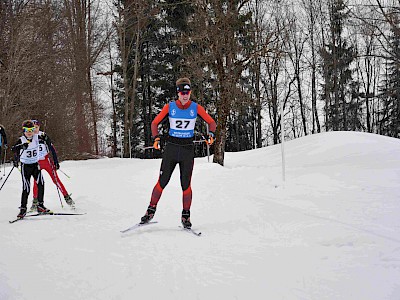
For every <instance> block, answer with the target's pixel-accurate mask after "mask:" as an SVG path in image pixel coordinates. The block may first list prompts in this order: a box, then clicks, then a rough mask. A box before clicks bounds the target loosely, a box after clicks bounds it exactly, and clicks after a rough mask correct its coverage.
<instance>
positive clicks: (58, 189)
mask: <svg viewBox="0 0 400 300" xmlns="http://www.w3.org/2000/svg"><path fill="white" fill-rule="evenodd" d="M50 165H51V171H52V172H53V177H54V180H55V181H56V187H57V193H58V199H60V204H61V208H64V205H63V203H62V200H61V196H60V188H59V186H58V180H57V174H56V171H55V167H54V168H53V166H54V165H53V164H52V163H51V162H50Z"/></svg>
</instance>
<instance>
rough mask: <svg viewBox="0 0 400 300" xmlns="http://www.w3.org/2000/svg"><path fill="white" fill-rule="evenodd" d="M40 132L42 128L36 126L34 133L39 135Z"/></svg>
mask: <svg viewBox="0 0 400 300" xmlns="http://www.w3.org/2000/svg"><path fill="white" fill-rule="evenodd" d="M39 130H40V126H39V125H35V131H34V133H35V134H38V133H39Z"/></svg>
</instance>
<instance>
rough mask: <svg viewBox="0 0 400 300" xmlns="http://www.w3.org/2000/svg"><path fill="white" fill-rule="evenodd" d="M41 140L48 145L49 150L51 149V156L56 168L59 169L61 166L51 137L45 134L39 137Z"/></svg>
mask: <svg viewBox="0 0 400 300" xmlns="http://www.w3.org/2000/svg"><path fill="white" fill-rule="evenodd" d="M39 139H41V140H43V141H44V142H45V143H46V145H47V149H49V151H50V152H51V156H52V157H53V162H54V166H55V167H56V169H59V167H60V165H59V163H58V157H57V152H56V149H55V148H54V146H53V143H52V142H51V139H50V137H49V136H48V135H47V134H46V133H44V132H43V133H42V134H41V135H39Z"/></svg>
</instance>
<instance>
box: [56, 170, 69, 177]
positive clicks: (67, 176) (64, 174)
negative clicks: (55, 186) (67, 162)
mask: <svg viewBox="0 0 400 300" xmlns="http://www.w3.org/2000/svg"><path fill="white" fill-rule="evenodd" d="M58 170H59V171H60V172H61V173H63V174H64V175H65V176H67V177H68V178H71V177H69V176H68V175H67V174H65V172H64V171H63V170H61V169H58Z"/></svg>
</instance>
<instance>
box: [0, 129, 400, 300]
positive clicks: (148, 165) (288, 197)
mask: <svg viewBox="0 0 400 300" xmlns="http://www.w3.org/2000/svg"><path fill="white" fill-rule="evenodd" d="M285 154H286V181H285V182H282V171H281V170H282V167H281V147H280V145H276V146H271V147H267V148H262V149H257V150H252V151H245V152H240V153H226V156H225V167H221V166H219V165H217V164H213V163H208V162H207V158H196V160H195V167H194V172H193V177H192V189H193V204H192V209H191V212H192V223H193V229H196V230H198V231H201V232H202V236H201V237H196V236H194V235H192V234H189V233H186V232H184V231H183V230H181V229H180V228H179V227H178V226H179V225H180V214H181V209H182V207H181V206H182V200H181V198H182V192H181V188H180V183H179V169H178V168H176V170H175V172H174V175H173V177H172V179H171V181H170V183H169V185H168V186H167V187H166V189H165V190H164V193H163V195H162V198H161V200H160V202H159V205H158V209H157V213H156V216H155V218H154V220H155V221H158V223H157V224H154V225H150V226H146V227H142V228H139V229H137V230H135V231H131V232H129V233H127V234H121V233H120V230H123V229H126V228H127V227H129V226H131V225H133V224H135V223H137V222H138V221H139V220H140V217H141V216H142V215H143V214H144V213H145V211H146V208H147V205H148V203H149V200H150V194H151V191H152V189H153V186H154V184H155V183H156V180H157V177H158V172H159V167H160V163H161V161H160V160H159V159H156V160H140V159H120V158H113V159H100V160H88V161H65V162H62V163H61V169H62V170H63V171H64V172H65V173H66V174H68V175H69V176H70V177H71V178H70V179H68V178H66V177H65V176H64V175H63V174H62V173H60V174H59V176H60V178H61V179H62V181H63V183H64V184H65V186H66V188H67V190H68V191H69V192H71V193H72V198H73V199H74V200H75V201H76V204H77V207H78V209H77V211H78V212H87V214H86V215H83V216H41V217H33V218H28V219H25V220H23V221H20V222H17V223H14V224H9V222H8V221H9V220H12V219H14V218H15V217H16V215H17V213H18V206H19V204H20V193H21V179H20V175H19V172H18V171H17V170H14V171H13V173H12V174H11V176H10V178H9V180H8V181H7V183H6V185H5V186H4V188H3V189H2V190H1V191H0V240H1V245H0V299H2V300H3V299H18V300H23V299H62V300H64V299H65V300H67V299H74V300H77V299H85V300H86V299H96V300H97V299H107V300H109V299H113V300H114V299H115V300H124V299H136V298H139V297H140V298H147V299H174V300H176V299H207V300H208V299H318V300H320V299H332V300H333V299H334V300H336V299H349V300H354V299H363V300H366V299H371V300H372V299H374V300H376V299H379V300H382V299H393V300H395V299H400V279H399V278H400V201H399V200H400V191H399V182H400V140H398V139H393V138H388V137H383V136H378V135H374V134H367V133H355V132H328V133H322V134H316V135H312V136H307V137H303V138H299V139H296V140H293V141H290V142H286V143H285ZM9 170H10V167H8V168H6V174H7V173H8V172H9ZM45 180H46V186H45V204H46V206H47V207H48V208H50V209H52V210H54V211H57V212H62V211H65V212H69V211H70V209H69V208H68V207H64V208H61V204H60V200H59V198H58V195H57V191H56V189H55V186H54V185H53V183H52V182H51V181H50V178H49V177H48V175H47V173H46V174H45ZM3 181H4V179H3ZM30 202H31V196H30V199H29V203H28V205H30ZM65 205H66V204H64V206H65Z"/></svg>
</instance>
